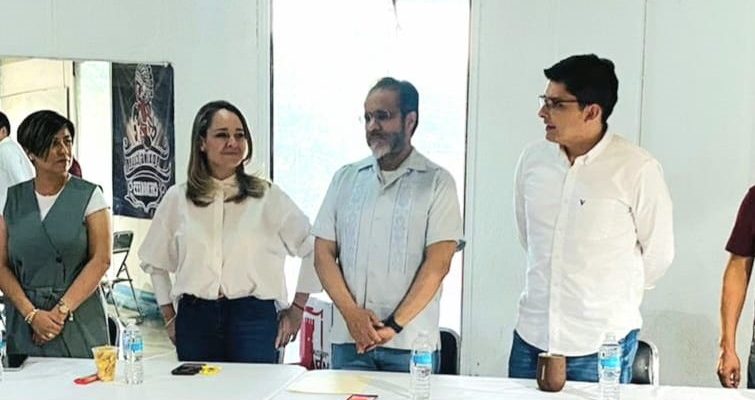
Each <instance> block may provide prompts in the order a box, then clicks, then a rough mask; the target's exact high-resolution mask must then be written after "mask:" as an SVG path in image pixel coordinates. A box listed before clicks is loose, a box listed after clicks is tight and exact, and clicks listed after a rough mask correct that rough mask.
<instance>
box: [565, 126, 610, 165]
mask: <svg viewBox="0 0 755 400" xmlns="http://www.w3.org/2000/svg"><path fill="white" fill-rule="evenodd" d="M613 136H614V135H613V133H611V132H606V133H605V134H604V135H603V137H602V138H601V139H600V140H599V141H598V143H596V144H595V146H593V147H592V149H590V150H589V151H588V152H587V153H585V154H582V155H581V156H579V157H577V158H575V159H574V164H583V165H587V164H590V163H592V162H593V161H595V159H596V158H598V156H600V155H601V154H603V152H604V151H605V150H606V147H608V144H609V143H611V140H612V139H613ZM556 148H557V149H558V152H559V153H560V154H563V155H564V157H566V154H565V153H564V149H562V148H561V146H559V145H557V146H556Z"/></svg>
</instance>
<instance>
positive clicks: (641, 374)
mask: <svg viewBox="0 0 755 400" xmlns="http://www.w3.org/2000/svg"><path fill="white" fill-rule="evenodd" d="M659 364H660V360H659V358H658V348H657V347H655V345H654V344H653V343H651V342H648V341H645V340H638V341H637V354H636V355H635V357H634V363H632V383H636V384H641V385H658V384H660V372H661V371H660V366H659Z"/></svg>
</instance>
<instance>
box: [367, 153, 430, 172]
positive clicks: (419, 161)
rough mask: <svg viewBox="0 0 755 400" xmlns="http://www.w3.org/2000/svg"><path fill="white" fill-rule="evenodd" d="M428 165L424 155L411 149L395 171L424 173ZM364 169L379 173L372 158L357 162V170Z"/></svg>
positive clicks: (376, 163) (376, 162) (377, 165)
mask: <svg viewBox="0 0 755 400" xmlns="http://www.w3.org/2000/svg"><path fill="white" fill-rule="evenodd" d="M428 163H429V160H428V159H427V158H426V157H425V156H424V155H422V153H420V152H419V151H417V149H412V152H411V153H409V157H406V159H405V160H404V161H403V162H402V163H401V165H399V166H398V168H396V171H406V170H415V171H426V170H428V169H429V168H430V167H429V165H428ZM365 168H372V170H373V171H374V172H375V173H376V174H377V173H379V172H380V164H378V160H377V159H376V158H375V157H373V156H370V157H367V158H365V159H364V160H361V161H359V162H357V169H358V170H363V169H365Z"/></svg>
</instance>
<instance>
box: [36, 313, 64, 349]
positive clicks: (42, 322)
mask: <svg viewBox="0 0 755 400" xmlns="http://www.w3.org/2000/svg"><path fill="white" fill-rule="evenodd" d="M66 317H67V315H66V314H64V313H61V312H60V311H58V310H57V309H52V310H47V311H45V310H38V311H37V312H36V313H35V314H34V318H33V319H32V320H31V324H30V325H31V329H32V331H33V332H34V333H33V334H32V341H33V342H34V344H36V345H37V346H42V345H44V344H46V343H47V342H49V341H51V340H53V339H55V338H56V337H57V336H58V335H60V332H62V331H63V326H64V325H65V323H66Z"/></svg>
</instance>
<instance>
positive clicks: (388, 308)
mask: <svg viewBox="0 0 755 400" xmlns="http://www.w3.org/2000/svg"><path fill="white" fill-rule="evenodd" d="M386 178H387V179H386ZM313 233H314V235H315V236H317V237H320V238H323V239H326V240H331V241H335V242H337V244H338V252H339V253H338V262H339V264H340V267H341V271H342V273H343V277H344V280H345V281H346V285H347V286H348V288H349V291H350V292H351V294H352V296H353V297H354V301H355V302H356V303H357V304H358V305H359V306H360V307H364V308H367V309H370V310H372V311H373V312H375V314H376V315H377V316H378V318H380V319H385V318H387V317H388V316H389V315H391V313H393V311H395V310H396V308H397V307H398V305H399V304H400V303H401V300H403V298H404V296H405V295H406V293H407V292H408V291H409V287H410V286H411V284H412V281H413V280H414V277H415V276H416V274H417V270H418V269H419V267H420V266H421V265H422V262H423V261H424V252H425V248H426V247H427V246H429V245H431V244H433V243H437V242H441V241H447V240H450V241H455V242H457V243H461V242H462V222H461V212H460V210H459V200H458V197H457V194H456V185H455V184H454V179H453V177H452V176H451V174H449V173H448V171H446V170H445V169H443V168H441V167H440V166H438V165H436V164H434V163H433V162H431V161H430V160H428V159H427V158H425V157H424V156H423V155H422V154H420V153H419V152H418V151H417V150H416V149H415V150H413V151H412V153H411V154H410V155H409V157H407V158H406V160H404V162H403V163H402V164H401V165H400V166H399V168H398V169H397V170H396V171H395V172H389V173H387V174H385V178H384V177H383V174H381V171H380V167H379V165H378V163H377V161H376V160H375V158H374V157H369V158H367V159H364V160H362V161H360V162H357V163H354V164H349V165H346V166H345V167H343V168H341V169H340V170H338V172H336V174H335V176H334V177H333V180H332V182H331V184H330V188H328V193H327V194H326V195H325V200H324V201H323V204H322V207H321V208H320V212H319V213H318V215H317V219H316V220H315V225H314V228H313ZM439 311H440V290H438V293H437V294H436V295H435V297H434V298H433V300H431V301H430V303H429V304H428V305H427V306H426V307H425V309H424V310H422V312H420V313H419V314H418V315H417V316H416V317H414V319H413V320H412V321H410V322H409V323H408V324H407V325H406V326H405V327H404V330H403V331H401V333H399V334H398V335H396V336H395V337H394V338H393V339H392V340H391V341H390V342H388V343H386V344H385V347H390V348H397V349H411V346H412V342H413V341H414V339H415V338H416V337H417V336H418V335H419V333H420V332H421V331H426V332H427V333H428V334H430V335H431V336H430V337H431V338H434V340H435V342H436V344H437V342H438V336H439V333H438V318H439ZM331 342H332V343H353V342H354V339H353V338H352V337H351V335H350V334H349V330H348V328H347V327H346V322H345V321H344V319H343V317H342V316H341V313H340V312H336V313H335V315H334V316H333V329H332V331H331Z"/></svg>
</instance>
